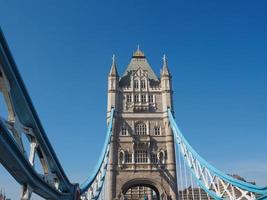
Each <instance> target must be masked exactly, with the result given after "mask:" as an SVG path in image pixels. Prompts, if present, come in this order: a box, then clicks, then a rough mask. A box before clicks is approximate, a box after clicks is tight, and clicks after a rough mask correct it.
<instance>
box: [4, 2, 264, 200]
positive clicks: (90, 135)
mask: <svg viewBox="0 0 267 200" xmlns="http://www.w3.org/2000/svg"><path fill="white" fill-rule="evenodd" d="M0 5H1V6H0V24H1V27H2V29H3V31H4V33H5V36H6V38H7V40H8V42H9V45H10V48H11V51H12V53H13V55H14V57H15V60H16V62H17V65H18V67H19V70H20V72H21V74H22V76H23V79H24V81H25V83H26V86H27V88H28V91H29V93H30V95H31V98H32V100H33V102H34V105H35V107H36V109H37V111H38V113H39V116H40V118H41V121H42V123H43V126H44V127H45V130H46V132H47V135H48V137H49V139H50V141H51V143H52V145H53V147H54V149H55V151H56V153H57V156H58V158H59V160H60V161H61V163H62V165H63V168H64V169H65V171H66V173H67V175H68V176H69V177H70V179H71V181H73V182H83V181H84V180H85V179H86V177H87V176H88V175H89V173H90V172H91V170H92V169H93V167H94V165H95V163H96V160H97V158H98V155H99V154H100V150H101V148H102V144H103V141H104V137H105V130H106V120H105V117H106V101H107V98H106V92H107V74H108V71H109V68H110V64H111V56H112V54H113V53H115V54H116V55H117V58H118V71H119V73H120V74H122V73H123V71H124V69H125V68H126V66H127V64H128V62H129V60H130V57H131V54H132V52H133V51H134V50H135V49H136V46H137V44H140V47H141V49H142V50H143V51H144V52H145V54H146V56H147V58H148V60H149V62H150V64H151V65H152V67H153V68H154V70H155V72H156V73H157V74H159V70H160V68H161V66H162V59H161V58H162V55H163V53H166V54H167V56H168V59H169V68H170V70H171V72H172V75H173V88H174V103H175V113H176V121H177V122H178V124H179V126H180V128H181V129H182V130H183V132H184V133H185V135H186V137H187V138H188V139H189V141H190V143H191V144H192V145H193V146H194V147H195V149H196V150H197V151H198V152H199V153H200V154H201V155H202V156H203V157H204V158H206V159H207V160H208V161H209V162H210V163H212V164H214V165H215V166H216V167H218V168H219V169H222V170H224V171H225V172H227V173H239V174H240V175H242V176H244V177H245V178H247V179H248V180H256V181H257V182H258V183H259V184H260V185H267V181H266V180H267V157H266V153H267V150H266V140H267V127H266V122H267V85H266V80H267V55H266V52H267V12H266V10H267V1H265V0H262V1H261V0H259V1H246V0H237V1H233V0H225V1H218V0H217V1H216V0H209V1H206V0H203V1H191V0H187V1H185V0H183V1H181V0H176V1H140V0H134V1H123V0H121V1H118V0H113V1H99V0H98V1H85V0H76V1H66V0H64V1H63V0H61V1H52V0H47V1H33V0H31V1H20V0H17V1H15V0H8V1H7V0H1V3H0ZM13 183H14V181H13V180H12V178H11V177H10V176H9V175H7V172H6V171H5V170H4V169H3V167H1V168H0V187H1V186H5V187H6V191H7V193H8V194H9V195H10V196H11V197H12V198H13V199H18V194H19V189H18V185H16V186H12V184H13Z"/></svg>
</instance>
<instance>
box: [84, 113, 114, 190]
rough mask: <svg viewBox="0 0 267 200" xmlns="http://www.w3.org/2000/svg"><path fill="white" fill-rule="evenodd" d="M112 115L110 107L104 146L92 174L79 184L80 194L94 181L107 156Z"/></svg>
mask: <svg viewBox="0 0 267 200" xmlns="http://www.w3.org/2000/svg"><path fill="white" fill-rule="evenodd" d="M113 117H114V108H112V109H111V111H110V121H109V125H108V129H107V134H106V139H105V143H104V148H103V149H102V153H101V156H100V157H99V160H98V162H97V165H96V167H95V169H94V171H93V173H92V175H91V176H90V177H89V178H88V179H87V180H86V181H85V182H84V183H83V184H81V185H80V191H81V194H83V193H85V192H86V191H87V190H88V189H89V188H90V187H91V185H92V184H93V182H94V181H95V179H96V177H97V175H98V173H99V171H100V169H101V166H102V165H103V164H104V160H105V159H106V157H107V156H108V153H109V145H110V139H111V135H112V128H113ZM105 173H106V171H105Z"/></svg>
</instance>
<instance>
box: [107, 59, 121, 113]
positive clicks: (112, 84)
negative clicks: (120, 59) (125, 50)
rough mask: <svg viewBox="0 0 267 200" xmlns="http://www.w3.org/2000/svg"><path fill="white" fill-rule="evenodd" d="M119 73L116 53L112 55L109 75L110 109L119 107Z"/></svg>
mask: <svg viewBox="0 0 267 200" xmlns="http://www.w3.org/2000/svg"><path fill="white" fill-rule="evenodd" d="M118 86H119V74H118V71H117V66H116V58H115V55H113V56H112V64H111V68H110V72H109V75H108V105H107V106H108V107H107V109H108V111H109V110H110V109H111V107H114V108H115V107H117V102H118Z"/></svg>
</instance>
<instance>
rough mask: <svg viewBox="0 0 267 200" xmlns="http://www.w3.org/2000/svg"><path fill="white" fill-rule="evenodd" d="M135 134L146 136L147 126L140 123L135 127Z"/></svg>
mask: <svg viewBox="0 0 267 200" xmlns="http://www.w3.org/2000/svg"><path fill="white" fill-rule="evenodd" d="M135 133H136V134H137V135H146V124H144V123H138V124H137V125H136V126H135Z"/></svg>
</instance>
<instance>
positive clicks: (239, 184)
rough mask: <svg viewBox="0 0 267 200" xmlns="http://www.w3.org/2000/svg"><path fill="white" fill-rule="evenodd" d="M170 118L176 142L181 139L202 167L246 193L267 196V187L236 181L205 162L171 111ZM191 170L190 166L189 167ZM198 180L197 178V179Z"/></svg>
mask: <svg viewBox="0 0 267 200" xmlns="http://www.w3.org/2000/svg"><path fill="white" fill-rule="evenodd" d="M167 112H168V117H169V121H170V125H171V127H172V130H173V132H174V136H175V140H176V142H177V144H179V143H180V142H181V141H179V140H178V138H181V140H182V142H183V144H185V145H186V147H187V149H188V150H189V151H190V153H191V154H192V155H194V157H195V158H196V159H197V160H198V161H199V162H200V163H201V165H203V166H205V167H206V168H207V169H209V170H210V171H211V172H213V173H214V174H215V175H216V176H218V177H220V178H221V179H222V180H224V181H225V182H227V183H230V184H232V185H234V186H236V187H238V188H241V189H243V190H246V191H250V192H253V193H257V194H260V195H266V194H267V187H259V186H256V185H253V184H250V183H247V182H243V181H240V180H237V179H234V178H233V177H231V176H229V175H227V174H224V173H223V172H222V171H220V170H218V169H216V168H215V167H213V166H212V165H211V164H209V163H208V162H207V161H206V160H204V159H203V158H202V157H201V156H200V155H199V154H198V153H197V152H196V151H195V150H194V149H193V147H192V146H191V145H190V144H189V143H188V141H187V140H186V139H185V137H184V135H183V134H182V132H181V131H180V129H179V128H178V126H177V124H176V122H175V120H174V117H173V115H172V112H171V110H170V109H168V111H167ZM189 168H190V166H189ZM190 169H191V168H190ZM191 172H192V174H193V175H194V176H195V174H194V173H193V171H192V169H191ZM195 178H196V177H195ZM197 182H198V184H199V185H200V186H201V187H202V189H204V190H205V191H206V192H207V193H208V194H209V195H211V196H212V197H214V198H215V196H214V193H213V192H212V191H211V192H209V191H208V190H209V189H208V188H206V187H205V186H204V185H203V184H201V182H200V181H199V180H197ZM218 198H219V199H220V197H218V196H217V195H216V199H218Z"/></svg>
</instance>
